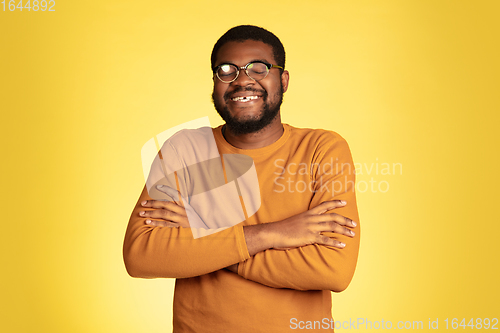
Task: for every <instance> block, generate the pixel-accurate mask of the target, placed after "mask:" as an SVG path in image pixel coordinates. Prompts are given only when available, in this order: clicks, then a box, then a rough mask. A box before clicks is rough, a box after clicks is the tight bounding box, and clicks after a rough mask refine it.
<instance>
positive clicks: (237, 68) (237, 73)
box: [213, 60, 284, 83]
mask: <svg viewBox="0 0 500 333" xmlns="http://www.w3.org/2000/svg"><path fill="white" fill-rule="evenodd" d="M255 63H260V64H264V65H266V67H267V74H266V76H264V77H263V78H262V79H259V80H256V79H254V78H253V77H251V76H250V74H248V66H249V65H250V64H255ZM224 65H232V66H234V67H236V70H237V72H236V76H235V77H234V79H232V80H231V81H224V80H222V79H221V78H220V77H219V69H220V68H221V67H222V66H224ZM271 68H279V69H281V70H284V68H283V67H281V66H278V65H273V64H270V63H268V62H265V61H262V60H255V61H250V62H249V63H248V64H246V65H245V66H241V67H240V66H237V65H235V64H232V63H230V62H225V63H222V64H220V65H219V66H217V67H214V68H213V73H214V74H215V76H217V78H218V79H219V80H220V81H221V82H222V83H231V82H234V81H236V79H238V77H239V76H240V70H242V69H244V70H245V73H246V74H247V76H248V77H249V78H251V79H252V80H254V81H260V80H264V79H265V78H266V77H267V76H268V75H269V71H270V70H271Z"/></svg>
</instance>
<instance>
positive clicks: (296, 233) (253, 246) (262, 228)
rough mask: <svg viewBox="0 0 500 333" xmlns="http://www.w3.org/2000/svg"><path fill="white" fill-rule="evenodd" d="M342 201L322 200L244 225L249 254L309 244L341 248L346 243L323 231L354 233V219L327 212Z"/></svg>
mask: <svg viewBox="0 0 500 333" xmlns="http://www.w3.org/2000/svg"><path fill="white" fill-rule="evenodd" d="M346 204H347V203H346V202H345V201H340V200H333V201H325V202H323V203H322V204H320V205H319V206H317V207H315V208H312V209H310V210H308V211H306V212H304V213H301V214H297V215H294V216H292V217H289V218H287V219H285V220H282V221H278V222H272V223H265V224H258V225H251V226H245V227H244V232H245V240H246V242H247V248H248V252H249V253H250V255H254V254H256V253H258V252H261V251H264V250H267V249H271V248H274V249H289V248H296V247H301V246H305V245H310V244H320V245H328V246H333V247H336V248H344V247H345V244H344V243H342V242H340V241H338V240H335V239H332V238H330V237H328V236H326V235H323V234H322V233H323V232H334V233H337V234H340V235H346V236H349V237H354V235H355V234H354V231H352V230H351V229H349V228H354V227H356V222H354V221H352V220H350V219H348V218H346V217H343V216H341V215H339V214H336V213H332V212H330V211H331V210H333V209H335V208H340V207H344V206H345V205H346Z"/></svg>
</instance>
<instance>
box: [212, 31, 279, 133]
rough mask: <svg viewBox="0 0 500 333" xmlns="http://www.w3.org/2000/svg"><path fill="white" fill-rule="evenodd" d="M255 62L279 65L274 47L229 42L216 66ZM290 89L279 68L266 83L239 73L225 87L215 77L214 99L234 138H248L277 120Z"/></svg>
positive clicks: (216, 107) (220, 51)
mask: <svg viewBox="0 0 500 333" xmlns="http://www.w3.org/2000/svg"><path fill="white" fill-rule="evenodd" d="M252 61H263V62H266V63H270V64H273V65H276V61H275V59H274V56H273V49H272V47H271V46H270V45H268V44H265V43H263V42H260V41H254V40H246V41H243V42H227V43H226V44H224V45H223V46H222V47H221V48H220V49H219V52H218V53H217V61H216V63H215V65H216V66H218V65H220V64H225V63H229V64H234V65H236V66H239V67H243V66H245V65H246V64H248V63H249V62H252ZM287 88H288V72H287V71H284V72H283V74H282V75H280V70H279V69H278V68H271V69H270V71H269V74H268V75H267V76H266V77H265V78H264V79H262V80H259V81H255V80H253V79H251V78H250V77H248V75H247V74H246V73H245V71H244V70H240V74H239V75H238V78H237V79H236V80H234V81H233V82H231V83H224V82H222V81H220V80H219V79H218V78H217V76H215V75H214V91H213V94H212V99H213V102H214V106H215V109H216V110H217V112H218V113H219V115H220V116H221V117H222V119H224V121H225V122H226V125H227V127H228V128H229V129H230V130H231V132H232V133H233V134H235V135H239V134H248V133H253V132H257V131H260V130H261V129H263V128H265V127H266V126H268V125H269V124H270V123H271V122H272V121H273V120H274V119H275V118H276V116H277V115H278V113H279V110H280V106H281V103H282V101H283V93H284V92H285V91H286V90H287Z"/></svg>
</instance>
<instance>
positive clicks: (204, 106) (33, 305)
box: [0, 0, 500, 333]
mask: <svg viewBox="0 0 500 333" xmlns="http://www.w3.org/2000/svg"><path fill="white" fill-rule="evenodd" d="M499 4H500V2H498V1H430V0H426V1H416V0H414V1H402V0H394V1H388V0H379V1H300V2H299V1H272V2H271V1H252V2H233V1H210V2H208V1H207V2H201V1H198V2H192V1H175V2H174V1H167V2H165V1H144V2H140V1H127V0H125V1H117V0H114V1H111V0H102V1H96V0H92V1H60V0H59V1H56V6H55V9H56V11H55V12H52V13H49V12H41V11H39V12H36V13H35V12H33V11H31V12H27V11H26V10H23V11H22V12H20V11H19V10H18V9H16V11H15V12H9V11H8V9H7V11H5V12H3V11H0V29H1V30H0V31H1V33H0V79H1V86H0V108H1V115H2V122H1V136H2V137H1V142H2V143H1V144H2V155H1V156H2V163H1V168H2V170H1V177H2V197H1V213H2V232H1V235H2V236H1V241H0V253H1V258H2V259H1V263H2V267H1V269H2V274H1V290H2V291H1V309H0V322H1V330H2V331H3V332H51V333H55V332H72V333H77V332H120V333H125V332H149V333H152V332H169V331H170V330H171V320H172V315H171V312H172V308H171V305H172V290H173V289H172V288H173V281H172V280H163V279H158V280H141V279H133V278H131V277H129V276H128V275H127V273H126V271H125V268H124V265H123V261H122V257H121V247H122V241H123V236H124V233H125V227H126V224H127V222H128V218H129V215H130V212H131V210H132V207H133V205H134V204H135V202H136V200H137V198H138V195H139V192H140V190H141V189H142V186H143V182H144V179H143V175H142V169H141V160H140V149H141V147H142V145H143V144H144V143H145V142H146V141H147V140H149V139H150V138H151V137H152V136H153V135H155V134H157V133H160V132H162V131H164V130H166V129H168V128H170V127H173V126H175V125H178V124H181V123H183V122H187V121H190V120H192V119H196V118H200V117H204V116H207V115H208V116H209V117H210V120H211V123H212V125H213V126H215V125H218V124H221V121H220V119H219V116H218V115H217V114H216V112H215V111H214V109H213V106H212V104H211V100H210V94H211V89H212V78H211V71H210V60H209V57H210V52H211V49H212V47H213V44H214V43H215V41H216V40H217V38H218V37H219V36H220V35H221V34H223V33H224V32H225V31H226V30H227V29H229V28H230V27H232V26H234V25H238V24H255V25H260V26H263V27H265V28H267V29H269V30H271V31H273V32H274V33H276V34H277V35H278V36H279V37H280V39H281V40H282V42H283V43H284V45H285V48H286V51H287V65H286V66H287V69H288V70H289V71H290V88H289V90H288V92H287V93H286V95H285V102H284V104H283V107H282V115H283V120H284V122H287V123H290V124H292V125H294V126H298V127H313V128H327V129H331V130H335V131H337V132H339V133H340V134H341V135H343V136H344V137H345V138H346V139H347V141H348V142H349V144H350V147H351V150H352V153H353V157H354V160H355V162H357V163H360V164H361V165H362V166H365V165H366V167H367V168H370V165H373V166H376V165H379V167H380V168H381V167H382V166H383V165H382V163H390V164H391V165H392V164H393V163H401V165H402V172H393V173H391V174H390V175H382V174H380V172H379V174H378V175H377V174H375V169H372V171H371V174H368V172H367V170H366V169H365V170H363V171H365V172H364V173H362V174H360V175H359V177H358V180H359V181H364V182H369V181H373V182H378V183H376V184H380V183H381V182H383V181H385V182H387V183H388V184H389V185H390V188H389V190H388V191H387V192H386V193H381V192H380V191H378V190H377V192H374V191H371V190H370V191H364V192H363V193H361V192H360V193H358V200H359V202H358V203H359V211H360V216H361V222H362V226H363V233H362V246H361V252H360V257H359V263H358V269H357V272H356V275H355V277H354V279H353V281H352V284H351V285H350V287H349V288H348V289H347V290H346V291H345V292H343V293H341V294H335V295H333V315H334V317H335V318H336V319H337V320H340V321H345V320H349V319H351V320H356V318H366V319H368V320H371V321H381V320H382V319H383V320H384V321H388V320H390V321H391V322H392V324H393V326H395V325H396V323H397V322H398V321H419V320H421V321H423V323H424V327H425V328H427V327H428V320H429V318H431V319H432V320H435V319H436V318H439V320H440V326H439V328H440V330H442V331H445V328H444V321H443V320H444V319H445V318H449V320H450V321H451V319H452V318H459V319H462V318H466V319H467V322H468V321H469V319H470V318H493V317H496V318H500V311H499V306H498V304H499V303H498V299H499V297H500V288H499V286H498V285H499V283H498V281H499V280H500V274H499V268H498V266H499V265H498V261H499V260H498V253H499V250H498V243H497V239H498V234H499V233H500V227H499V222H500V221H499V218H498V211H497V208H496V207H497V202H498V199H499V197H500V196H499V194H498V193H499V185H500V181H499V176H498V169H499V163H498V160H499V158H498V144H499V134H498V133H499V121H498V115H497V113H498V112H499V106H500V105H499V104H500V103H499V98H498V90H499V78H500V71H499V61H498V60H499V59H500V54H499V46H498V44H499V37H500V36H499V31H500V24H499V23H498V17H499V16H500V15H499V14H500V5H499ZM0 5H1V4H0ZM0 8H1V7H0ZM398 170H399V169H398ZM368 184H369V183H368ZM384 184H385V183H384ZM384 186H385V185H384ZM383 189H385V187H383ZM256 325H258V323H256ZM497 327H500V324H499V325H497ZM449 329H450V330H451V327H450V328H449ZM460 330H463V329H462V328H461V329H460ZM359 331H363V330H362V329H361V330H359Z"/></svg>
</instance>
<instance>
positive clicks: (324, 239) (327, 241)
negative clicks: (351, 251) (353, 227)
mask: <svg viewBox="0 0 500 333" xmlns="http://www.w3.org/2000/svg"><path fill="white" fill-rule="evenodd" d="M316 244H320V245H329V246H333V247H336V248H339V249H343V248H345V243H342V242H341V241H338V240H336V239H333V238H330V237H328V236H325V235H318V237H317V239H316Z"/></svg>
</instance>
